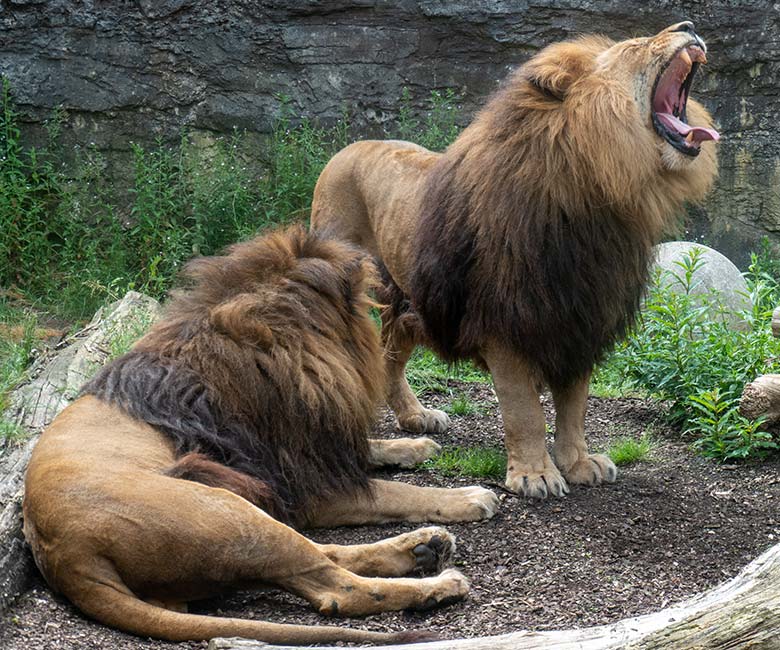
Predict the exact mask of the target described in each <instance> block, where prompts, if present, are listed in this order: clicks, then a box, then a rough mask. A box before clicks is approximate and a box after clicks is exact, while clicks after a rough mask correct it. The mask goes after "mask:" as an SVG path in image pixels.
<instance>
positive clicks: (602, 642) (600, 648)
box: [208, 545, 780, 650]
mask: <svg viewBox="0 0 780 650" xmlns="http://www.w3.org/2000/svg"><path fill="white" fill-rule="evenodd" d="M285 647H286V646H279V645H268V644H264V643H260V642H258V641H248V640H245V639H212V641H211V643H209V647H208V650H259V649H260V648H262V649H263V650H281V649H282V648H285ZM704 648H707V649H711V650H721V649H722V650H727V649H728V650H747V649H751V650H777V649H778V648H780V545H777V546H774V547H772V548H771V549H769V550H768V551H767V552H766V553H764V554H763V555H761V556H760V557H759V558H757V559H756V560H754V561H753V562H751V563H750V564H749V565H748V566H747V567H745V568H744V569H743V570H742V571H741V572H740V573H739V575H737V576H736V577H735V578H734V579H733V580H731V581H729V582H727V583H725V584H723V585H721V586H719V587H716V588H715V589H712V590H711V591H707V592H705V593H703V594H700V595H698V596H695V597H693V598H691V599H690V600H687V601H685V602H683V603H681V604H679V605H676V606H673V607H669V608H667V609H664V610H661V611H660V612H656V613H654V614H647V615H645V616H637V617H635V618H627V619H624V620H622V621H618V622H617V623H612V624H610V625H600V626H598V627H590V628H584V629H578V630H556V631H547V632H528V631H519V632H512V633H510V634H502V635H499V636H489V637H480V638H473V639H455V640H450V641H433V642H430V643H421V644H414V645H390V646H378V650H532V649H533V650H703V649H704ZM321 650H336V648H335V647H322V648H321Z"/></svg>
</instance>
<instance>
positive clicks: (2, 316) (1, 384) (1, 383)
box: [0, 299, 37, 413]
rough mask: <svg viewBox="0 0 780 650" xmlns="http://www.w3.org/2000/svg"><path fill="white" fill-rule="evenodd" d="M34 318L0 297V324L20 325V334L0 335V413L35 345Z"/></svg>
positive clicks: (21, 374)
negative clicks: (16, 335) (17, 335)
mask: <svg viewBox="0 0 780 650" xmlns="http://www.w3.org/2000/svg"><path fill="white" fill-rule="evenodd" d="M36 324H37V322H36V318H35V316H34V314H32V313H31V312H28V311H24V310H20V309H15V308H12V307H10V306H9V305H8V304H7V303H6V302H5V301H3V300H2V299H0V325H3V326H4V327H8V328H10V327H21V330H22V336H21V337H20V338H19V339H18V340H16V337H13V338H12V337H3V336H0V413H2V411H4V410H5V409H6V408H7V407H8V395H9V393H10V392H11V390H12V389H13V388H14V387H15V386H16V385H17V384H18V383H19V382H20V381H22V379H23V378H24V374H25V370H26V368H27V366H28V365H29V363H30V361H31V359H32V353H33V349H34V346H35V326H36Z"/></svg>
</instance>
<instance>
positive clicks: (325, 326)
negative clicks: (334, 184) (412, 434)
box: [82, 227, 384, 523]
mask: <svg viewBox="0 0 780 650" xmlns="http://www.w3.org/2000/svg"><path fill="white" fill-rule="evenodd" d="M184 277H185V278H186V279H187V280H188V281H189V283H190V286H189V288H188V289H184V290H181V291H179V292H176V293H174V294H173V296H172V298H171V301H170V303H169V304H168V306H167V311H166V316H165V318H164V319H163V320H162V321H161V322H159V323H158V324H157V325H156V326H155V327H153V328H152V330H151V331H150V332H149V333H148V334H147V335H146V336H145V337H144V338H143V339H141V340H140V341H139V342H138V343H137V344H136V345H135V347H134V348H133V349H132V350H131V351H130V352H129V353H128V354H126V355H124V356H123V357H120V358H119V359H116V360H115V361H114V362H112V363H111V364H109V365H108V366H106V367H105V368H103V369H102V370H101V371H100V372H99V373H98V374H97V376H96V377H95V378H93V379H92V380H91V381H90V382H89V383H88V384H87V385H86V386H84V388H83V389H82V394H92V395H95V396H97V397H99V398H100V399H103V400H105V401H107V402H109V403H112V404H115V405H117V406H119V407H120V408H122V409H124V410H125V411H126V412H127V413H128V414H130V415H131V416H133V417H135V418H138V419H140V420H143V421H145V422H147V423H149V424H151V425H152V426H154V427H156V428H158V429H159V430H160V431H162V432H164V433H165V434H167V435H168V436H170V438H171V439H172V441H173V442H174V445H175V448H176V452H177V454H178V455H179V456H184V457H185V458H187V459H188V461H187V462H184V463H183V465H182V467H180V468H178V469H176V470H173V472H172V475H175V476H181V477H183V478H189V477H196V480H200V479H197V476H199V475H204V474H207V473H209V472H210V471H211V469H210V466H209V463H208V460H212V461H216V462H218V463H221V464H224V465H225V466H227V467H229V468H232V469H234V470H238V471H239V472H241V473H243V474H246V475H248V476H249V477H252V478H254V479H257V482H259V483H257V484H256V486H255V487H252V486H249V487H247V488H242V489H234V491H237V492H239V493H248V494H256V495H258V496H257V499H259V500H260V501H261V503H258V505H261V506H262V507H264V508H266V509H268V510H269V511H270V512H271V514H273V515H274V516H276V517H277V518H279V519H281V520H283V521H288V522H291V523H300V522H301V521H302V520H303V519H304V518H305V516H306V514H307V512H308V511H309V510H310V509H311V508H312V507H314V505H315V504H316V502H317V501H318V500H319V499H321V498H328V497H330V496H333V495H334V494H338V493H350V492H354V491H355V490H360V489H365V488H366V487H367V485H368V479H367V475H366V470H367V468H368V442H367V432H368V430H369V429H370V427H371V425H372V423H373V421H374V417H375V412H376V407H377V404H378V402H379V401H380V399H381V397H382V391H383V388H384V370H383V365H382V356H381V354H382V353H381V347H380V344H379V340H378V333H377V332H376V328H375V327H374V325H373V324H372V322H371V320H370V318H369V316H368V308H369V305H370V304H371V303H370V301H369V299H368V298H367V296H366V289H367V288H369V286H373V284H374V283H375V279H374V270H373V267H372V266H371V264H370V262H369V261H368V259H367V258H366V257H365V255H364V254H362V253H360V252H358V251H357V250H356V249H353V248H351V247H349V246H347V245H345V244H340V243H336V242H332V241H327V240H325V239H322V238H320V237H318V236H317V235H314V234H307V233H306V232H305V231H304V230H303V229H302V228H298V227H295V228H291V229H289V230H287V231H285V232H282V233H276V234H272V235H268V236H265V237H259V238H257V239H255V240H252V241H250V242H246V243H244V244H239V245H236V246H234V247H233V248H231V249H230V250H229V252H228V255H226V256H222V257H211V258H200V259H195V260H193V261H192V262H190V263H189V265H188V266H187V267H186V270H185V273H184ZM191 452H195V453H198V454H201V456H197V457H193V456H185V455H186V454H190V453H191ZM212 473H213V472H212ZM223 474H224V476H225V477H226V478H225V479H224V480H225V481H227V482H228V483H230V484H231V485H238V484H240V483H241V481H240V477H237V476H236V475H235V473H234V474H233V475H230V474H229V473H223ZM220 480H222V479H220ZM201 482H206V483H208V481H207V480H202V481H201ZM262 484H265V485H266V486H267V488H268V489H263V488H262ZM257 485H260V487H259V488H257V489H256V487H257ZM229 489H230V488H229ZM242 495H245V494H242Z"/></svg>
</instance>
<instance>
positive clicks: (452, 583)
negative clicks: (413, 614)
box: [414, 569, 469, 610]
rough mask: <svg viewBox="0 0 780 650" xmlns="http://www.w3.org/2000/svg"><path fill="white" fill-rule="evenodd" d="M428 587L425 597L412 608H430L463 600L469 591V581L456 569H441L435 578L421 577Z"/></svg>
mask: <svg viewBox="0 0 780 650" xmlns="http://www.w3.org/2000/svg"><path fill="white" fill-rule="evenodd" d="M423 580H425V581H426V582H427V583H428V585H427V586H429V587H430V591H429V593H428V595H427V597H426V598H425V599H424V600H423V601H422V602H420V603H419V604H418V605H416V606H415V607H414V609H420V610H425V609H431V608H433V607H441V606H443V605H449V604H450V603H454V602H457V601H459V600H463V599H464V598H465V597H466V595H467V594H468V593H469V581H468V579H467V578H466V576H464V575H463V574H462V573H461V572H460V571H458V570H457V569H447V570H446V571H442V572H441V573H440V574H439V575H438V576H436V577H435V578H423Z"/></svg>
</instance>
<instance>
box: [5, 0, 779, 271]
mask: <svg viewBox="0 0 780 650" xmlns="http://www.w3.org/2000/svg"><path fill="white" fill-rule="evenodd" d="M682 19H691V20H693V21H694V22H695V24H696V28H697V30H698V32H699V33H700V34H701V36H702V37H703V38H704V39H705V40H706V41H707V43H708V45H709V55H708V56H709V59H710V64H709V65H707V66H706V67H705V68H704V70H702V72H701V73H700V77H699V79H698V80H697V82H696V84H695V86H694V95H695V96H696V97H697V98H699V99H700V100H702V101H703V102H704V103H705V104H706V105H707V107H708V108H709V109H710V110H711V111H712V112H713V114H714V115H715V117H716V120H717V122H718V126H719V129H720V131H721V133H722V134H723V140H722V146H721V179H720V182H719V184H718V186H717V188H716V189H715V191H714V192H713V194H712V195H711V197H710V198H709V199H708V200H707V201H706V203H705V205H704V206H703V207H701V208H697V209H693V210H692V211H691V225H690V229H689V230H690V232H689V236H693V237H695V238H699V237H702V236H703V237H704V238H705V240H706V241H707V242H708V243H710V244H712V245H714V246H715V247H717V248H718V249H719V250H722V251H723V252H724V253H726V254H727V255H728V256H729V257H730V258H732V259H734V260H735V261H737V262H738V263H739V264H742V263H743V262H744V261H745V259H746V253H747V250H749V249H750V248H754V247H755V242H756V241H757V239H758V238H760V237H761V236H762V235H764V234H767V233H768V234H770V235H771V236H772V237H773V238H775V240H776V241H778V242H780V138H778V137H777V135H776V129H777V124H778V122H780V102H779V101H778V88H780V5H778V4H773V3H763V2H750V1H748V0H713V1H712V2H700V1H698V0H683V1H682V2H670V1H669V0H655V1H654V2H640V1H639V0H620V1H618V0H605V1H604V2H595V1H592V0H565V1H563V2H552V1H550V0H538V1H536V2H529V1H528V0H474V1H470V2H465V1H462V0H457V1H452V2H450V1H444V0H399V1H398V2H388V1H386V0H378V1H377V0H353V1H351V2H346V1H344V0H327V1H325V0H295V1H294V2H292V1H289V0H288V1H284V0H278V1H274V2H270V1H267V0H266V1H262V2H249V1H248V0H234V1H232V2H225V1H220V2H200V3H199V2H193V1H192V0H163V1H159V2H151V1H150V0H136V1H129V2H122V3H108V2H100V3H99V2H95V1H94V0H86V1H85V2H78V3H73V2H66V1H65V0H51V1H49V2H45V3H43V2H38V1H32V0H13V1H10V0H0V74H2V75H6V76H7V77H8V78H9V79H10V81H11V83H12V86H13V92H14V95H15V97H16V99H17V101H18V103H19V106H20V108H21V109H22V111H23V113H24V114H25V116H26V118H25V119H27V120H28V121H29V125H30V126H32V127H37V130H36V129H34V130H36V132H37V134H38V137H39V138H40V137H42V134H43V132H44V130H43V129H42V128H41V123H42V121H43V120H45V119H46V118H47V117H48V116H49V115H50V114H51V111H52V109H53V107H55V106H59V105H61V106H63V107H64V108H66V109H67V110H68V112H69V114H70V117H71V119H70V122H69V124H68V127H67V128H66V129H65V133H64V135H65V144H66V147H72V145H75V144H79V145H81V146H85V145H88V144H90V143H94V145H95V146H96V147H97V148H98V149H100V150H103V151H107V152H110V153H111V155H110V157H109V158H110V162H111V164H112V165H113V169H112V170H109V171H113V172H116V173H118V172H120V171H122V170H126V169H127V168H128V161H129V159H130V156H129V143H130V142H131V141H136V142H142V143H149V142H152V141H154V139H155V138H157V137H160V138H162V139H163V140H168V141H175V140H176V139H177V138H178V137H179V132H180V129H181V128H182V127H187V128H190V129H193V130H196V131H197V130H203V131H208V132H216V133H226V132H229V131H230V130H231V129H232V128H233V127H238V128H241V129H247V130H249V131H250V132H253V133H266V132H268V130H269V128H270V126H271V124H272V122H273V119H274V117H275V115H277V114H278V112H279V109H280V101H281V100H280V97H281V96H286V97H288V98H289V100H290V101H291V103H292V108H293V110H294V112H296V113H299V114H302V115H307V116H310V117H315V118H320V119H323V120H325V121H326V122H329V121H334V120H336V119H337V118H338V117H339V116H340V115H341V112H342V110H343V109H344V108H346V109H347V110H349V111H350V113H351V114H352V115H353V119H354V121H355V123H356V125H357V126H358V127H359V128H360V129H362V130H363V131H364V132H372V131H373V132H378V131H381V126H382V124H384V123H385V122H386V121H388V120H391V119H393V118H394V117H395V116H397V113H398V108H399V103H398V98H399V97H400V95H401V91H402V88H404V87H407V88H409V89H410V91H411V95H412V97H413V98H414V101H415V102H416V105H417V107H418V108H420V107H421V106H422V105H423V104H424V102H425V100H426V99H427V97H428V95H429V92H430V90H432V89H442V88H450V87H452V88H455V89H457V90H459V91H461V92H462V93H463V100H462V109H463V110H462V117H463V121H467V120H468V119H469V118H470V116H471V115H472V114H473V112H474V111H475V110H476V109H477V108H478V107H479V106H480V105H481V104H482V103H483V101H484V99H485V96H486V95H487V94H488V93H489V92H490V91H492V90H493V89H494V88H496V86H497V85H498V83H499V80H501V79H503V78H504V77H505V76H506V74H507V72H508V71H509V70H510V69H511V68H513V67H514V66H516V65H518V64H520V63H522V62H523V61H524V60H526V59H527V58H528V57H529V56H531V55H532V54H533V53H534V52H536V51H537V50H538V49H539V48H541V47H543V46H544V45H547V44H548V43H550V42H553V41H557V40H560V39H563V38H567V37H570V36H573V35H576V34H579V33H584V32H602V33H605V34H607V35H609V36H611V37H614V38H623V37H627V36H632V35H636V34H651V33H654V32H656V31H658V30H659V29H660V28H662V27H665V26H667V25H669V24H671V23H673V22H676V21H679V20H682ZM32 139H35V138H34V137H33V138H32Z"/></svg>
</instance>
